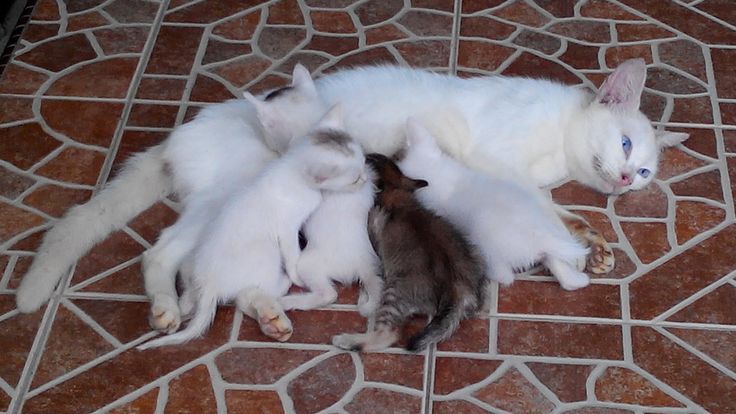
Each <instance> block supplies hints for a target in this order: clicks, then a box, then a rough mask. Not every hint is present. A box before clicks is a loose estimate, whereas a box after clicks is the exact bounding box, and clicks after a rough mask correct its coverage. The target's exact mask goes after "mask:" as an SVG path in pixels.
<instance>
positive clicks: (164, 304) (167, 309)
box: [148, 295, 181, 334]
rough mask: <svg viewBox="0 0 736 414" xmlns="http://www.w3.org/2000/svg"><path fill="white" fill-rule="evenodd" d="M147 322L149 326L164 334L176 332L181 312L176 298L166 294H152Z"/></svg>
mask: <svg viewBox="0 0 736 414" xmlns="http://www.w3.org/2000/svg"><path fill="white" fill-rule="evenodd" d="M148 323H149V324H150V325H151V328H153V329H155V330H157V331H161V332H164V333H166V334H172V333H174V332H176V331H177V330H178V329H179V326H180V325H181V312H180V311H179V305H178V304H177V302H176V299H174V298H172V297H171V296H168V295H156V296H154V298H153V304H152V305H151V310H150V313H149V314H148Z"/></svg>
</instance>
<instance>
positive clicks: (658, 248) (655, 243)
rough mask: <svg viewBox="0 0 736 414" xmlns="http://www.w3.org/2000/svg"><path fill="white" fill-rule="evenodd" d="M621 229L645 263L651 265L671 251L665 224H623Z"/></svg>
mask: <svg viewBox="0 0 736 414" xmlns="http://www.w3.org/2000/svg"><path fill="white" fill-rule="evenodd" d="M621 228H622V229H623V231H624V233H625V234H626V238H627V239H628V240H629V243H631V246H632V247H633V248H634V251H636V255H637V256H639V260H641V261H642V262H643V263H651V262H653V261H655V260H657V259H659V258H660V257H662V256H663V255H664V254H665V253H667V252H669V251H670V250H671V248H670V244H669V242H668V241H667V226H666V225H665V224H664V223H640V222H622V223H621Z"/></svg>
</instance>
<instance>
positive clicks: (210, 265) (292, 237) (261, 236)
mask: <svg viewBox="0 0 736 414" xmlns="http://www.w3.org/2000/svg"><path fill="white" fill-rule="evenodd" d="M364 165H365V157H364V156H363V152H362V150H361V149H360V146H359V145H358V144H356V143H355V142H354V141H353V140H352V139H351V138H350V137H349V136H348V135H347V134H346V133H345V131H344V130H342V128H341V125H340V122H339V108H333V109H332V110H331V111H330V112H328V113H327V115H325V117H324V118H323V119H322V120H321V121H320V122H319V123H318V124H317V126H316V127H315V129H314V130H313V131H312V132H311V133H310V134H309V135H308V136H307V137H305V138H304V139H301V140H298V141H296V142H295V143H294V144H293V145H292V146H291V147H290V148H289V150H288V151H287V152H286V153H285V154H284V155H283V156H282V157H280V158H279V159H277V160H275V161H273V162H272V163H270V164H269V165H268V166H267V167H266V169H265V170H264V171H263V172H262V173H261V174H260V175H259V176H258V178H256V179H255V180H254V181H253V182H252V183H251V184H250V185H248V186H246V187H244V188H241V189H239V190H237V191H234V192H233V193H232V195H231V196H230V197H229V198H228V200H227V201H226V202H225V204H224V205H223V206H222V207H221V210H220V211H219V212H218V213H217V214H216V216H215V218H214V219H213V220H212V221H211V222H210V223H208V224H207V229H206V231H205V234H204V235H203V236H202V240H201V241H200V243H199V245H198V246H197V248H196V249H195V251H194V254H193V256H191V258H190V259H189V260H190V261H191V262H189V263H185V264H184V265H183V266H182V273H184V274H183V276H184V277H186V278H190V281H189V283H187V285H188V288H189V289H194V290H195V292H196V293H195V294H194V297H196V301H197V307H196V310H195V314H194V317H193V319H192V320H191V322H190V323H189V325H188V326H187V327H186V329H184V330H183V331H181V332H178V333H175V334H172V335H168V336H165V337H162V338H158V339H155V340H153V341H150V342H147V343H145V344H143V345H141V346H140V347H139V349H147V348H152V347H157V346H164V345H173V344H179V343H182V342H186V341H189V340H191V339H194V338H196V337H198V336H200V335H201V334H202V333H203V332H204V331H205V330H206V329H207V327H208V326H209V325H210V324H211V323H212V320H213V318H214V316H215V311H216V308H217V304H218V302H227V301H230V300H233V299H235V301H236V304H237V306H238V309H240V310H242V311H243V312H244V313H246V314H248V315H250V316H253V317H255V318H256V319H257V320H258V321H259V323H260V324H261V325H262V327H261V329H262V330H264V331H265V332H270V333H272V334H273V335H272V336H273V337H275V338H276V339H278V340H281V341H285V340H287V339H288V338H289V337H290V336H291V329H290V326H286V328H287V329H286V330H282V328H283V321H282V320H280V318H281V317H282V316H283V317H284V318H285V315H283V311H280V312H279V310H278V305H277V304H276V298H277V297H280V296H282V295H283V294H285V293H286V291H287V290H288V289H289V287H290V285H291V283H290V280H289V279H290V278H293V277H294V276H295V275H296V265H297V259H298V258H299V254H300V248H299V237H298V233H299V228H300V227H301V226H302V224H304V222H305V221H306V219H307V217H308V216H309V215H310V214H311V213H312V212H313V211H314V210H315V209H316V208H317V206H318V205H319V203H320V201H321V199H322V195H321V191H322V190H328V191H353V190H355V189H356V187H357V183H360V181H361V180H364V179H365V177H364ZM284 272H285V273H286V274H284ZM287 275H288V277H287ZM189 295H191V293H187V294H186V295H185V296H189ZM254 298H258V300H260V301H263V300H265V299H267V298H270V302H269V303H268V304H266V307H267V310H268V313H265V314H264V313H262V312H260V311H259V306H264V305H263V304H262V303H258V302H254ZM274 310H276V314H275V315H274V314H273V312H274ZM263 325H266V326H263Z"/></svg>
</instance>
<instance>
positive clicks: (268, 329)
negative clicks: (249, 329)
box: [258, 309, 294, 342]
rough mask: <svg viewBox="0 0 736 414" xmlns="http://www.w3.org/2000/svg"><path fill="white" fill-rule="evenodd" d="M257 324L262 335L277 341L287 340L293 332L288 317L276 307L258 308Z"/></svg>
mask: <svg viewBox="0 0 736 414" xmlns="http://www.w3.org/2000/svg"><path fill="white" fill-rule="evenodd" d="M258 325H259V326H260V327H261V332H263V334H264V335H266V336H267V337H269V338H273V339H275V340H277V341H279V342H286V341H288V340H289V338H291V335H292V334H293V333H294V328H293V327H292V326H291V321H290V320H289V318H288V317H287V316H286V314H285V313H284V312H283V311H280V310H277V309H262V310H259V312H258Z"/></svg>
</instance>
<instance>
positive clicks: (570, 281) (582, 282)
mask: <svg viewBox="0 0 736 414" xmlns="http://www.w3.org/2000/svg"><path fill="white" fill-rule="evenodd" d="M558 282H560V286H562V288H563V289H565V290H577V289H581V288H584V287H586V286H588V285H589V284H590V278H589V277H588V275H586V274H585V273H582V272H581V273H573V274H568V275H565V277H564V278H558Z"/></svg>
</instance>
